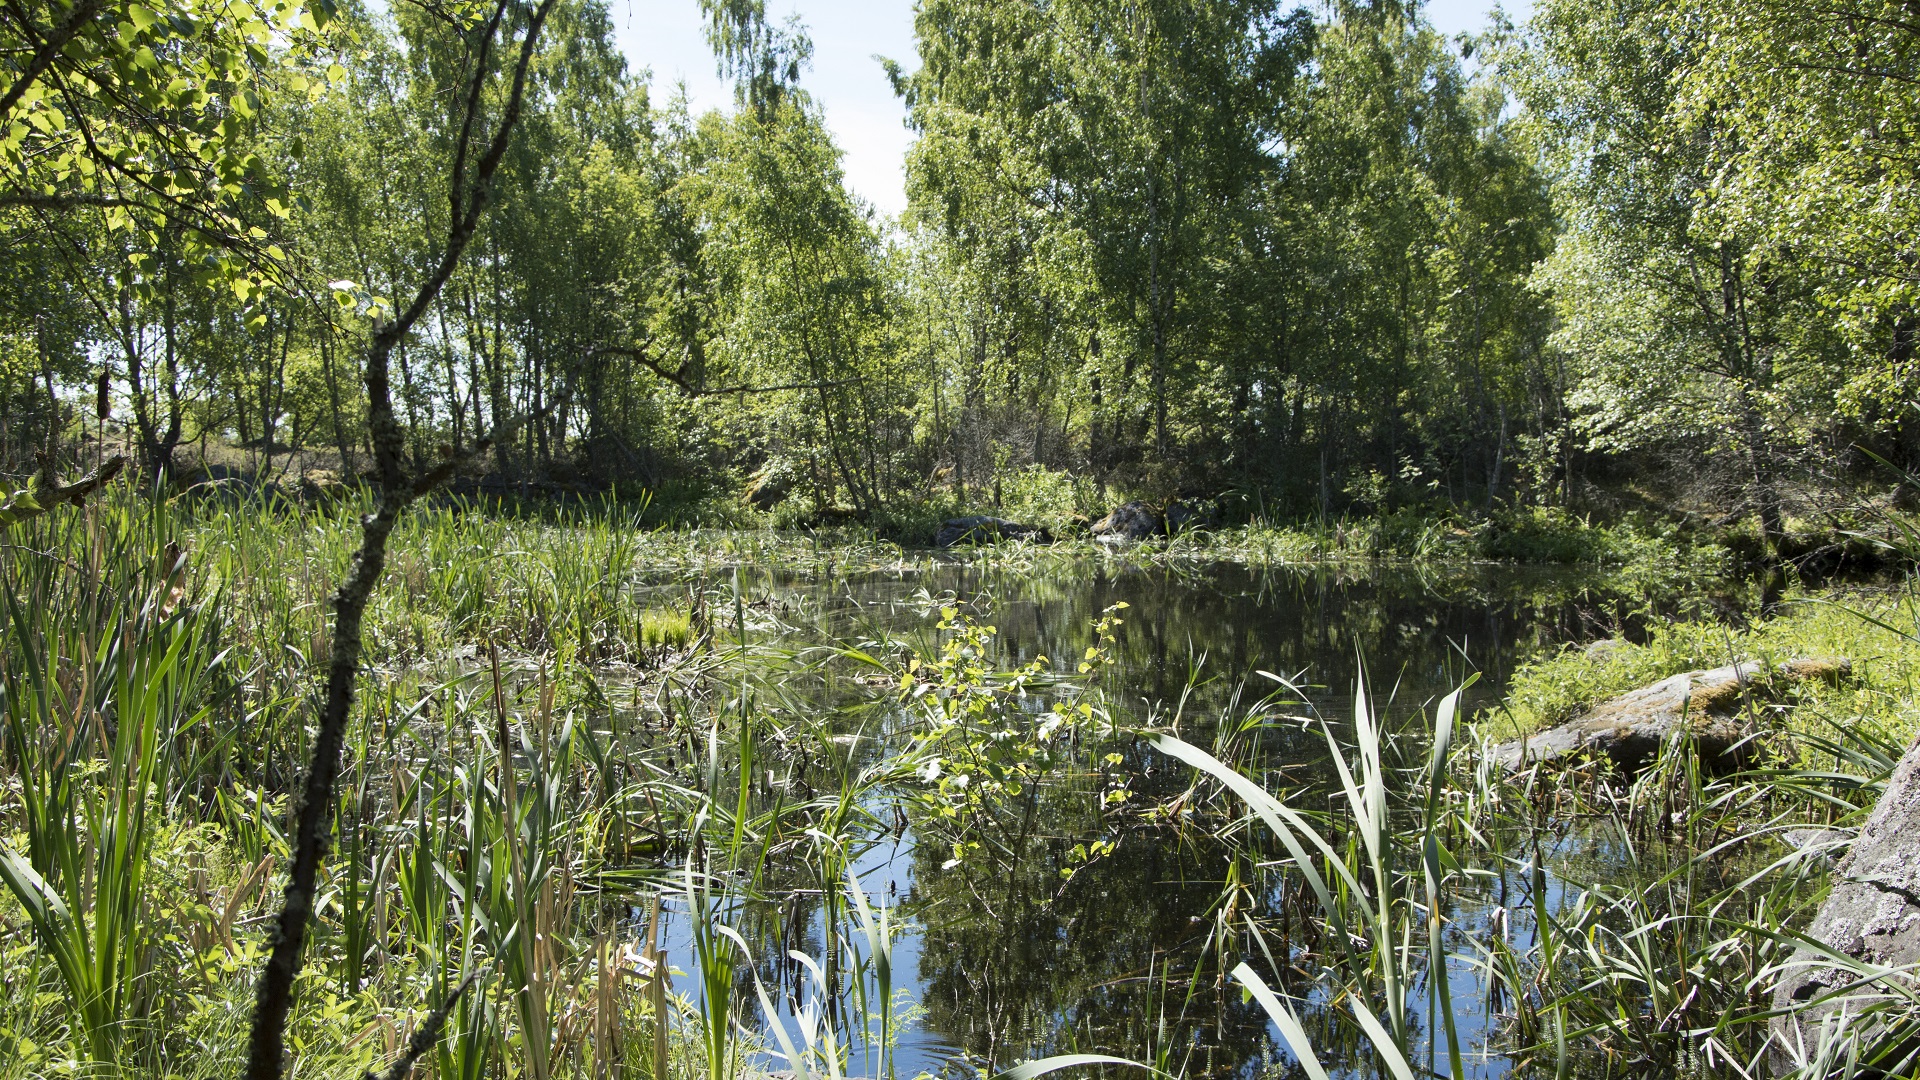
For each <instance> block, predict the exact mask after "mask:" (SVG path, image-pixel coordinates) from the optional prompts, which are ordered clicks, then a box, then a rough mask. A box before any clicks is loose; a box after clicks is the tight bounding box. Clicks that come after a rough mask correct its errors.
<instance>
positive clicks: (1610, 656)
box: [1580, 638, 1627, 664]
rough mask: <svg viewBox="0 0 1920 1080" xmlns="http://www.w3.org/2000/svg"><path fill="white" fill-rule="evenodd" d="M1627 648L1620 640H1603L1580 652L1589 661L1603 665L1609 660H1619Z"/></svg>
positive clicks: (1589, 644) (1592, 643) (1589, 645)
mask: <svg viewBox="0 0 1920 1080" xmlns="http://www.w3.org/2000/svg"><path fill="white" fill-rule="evenodd" d="M1626 647H1627V643H1626V642H1624V641H1621V640H1620V639H1619V638H1601V639H1600V640H1599V641H1593V642H1589V643H1588V644H1587V647H1586V648H1584V649H1581V650H1580V651H1581V653H1583V654H1584V655H1585V656H1586V658H1587V660H1588V661H1590V662H1592V663H1595V664H1603V663H1606V662H1607V661H1609V660H1615V659H1618V658H1619V656H1620V654H1621V652H1623V651H1624V650H1625V649H1626Z"/></svg>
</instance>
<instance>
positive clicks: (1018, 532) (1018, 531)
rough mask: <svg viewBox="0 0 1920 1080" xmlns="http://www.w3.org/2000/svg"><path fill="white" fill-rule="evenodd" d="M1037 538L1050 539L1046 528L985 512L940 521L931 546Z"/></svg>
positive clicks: (1043, 540)
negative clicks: (992, 515) (1023, 523)
mask: <svg viewBox="0 0 1920 1080" xmlns="http://www.w3.org/2000/svg"><path fill="white" fill-rule="evenodd" d="M1001 539H1005V540H1039V541H1040V542H1042V543H1045V542H1047V541H1049V540H1051V539H1052V537H1051V536H1050V535H1049V534H1048V533H1047V530H1045V529H1043V528H1041V527H1039V526H1038V525H1022V524H1020V523H1019V522H1017V521H1008V520H1007V519H1006V518H997V517H991V516H989V515H986V514H981V515H977V516H975V517H963V518H948V519H947V520H946V521H943V522H941V523H940V529H939V531H938V532H936V533H934V534H933V546H934V547H942V548H950V547H952V546H954V545H955V544H959V543H964V542H967V541H974V542H976V543H979V542H985V543H992V542H993V541H995V540H1001Z"/></svg>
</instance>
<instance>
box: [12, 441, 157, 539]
mask: <svg viewBox="0 0 1920 1080" xmlns="http://www.w3.org/2000/svg"><path fill="white" fill-rule="evenodd" d="M39 457H40V475H39V476H38V477H36V478H35V483H34V487H33V489H32V490H31V491H30V492H29V493H27V495H26V497H25V498H21V497H19V496H15V497H14V498H11V499H8V500H6V501H5V502H4V503H0V526H4V525H12V524H13V523H14V522H16V521H26V520H28V519H29V518H37V517H39V516H40V515H41V514H45V513H48V512H49V511H52V510H55V509H58V508H59V507H62V506H65V505H66V504H68V503H73V504H74V505H75V506H78V505H79V504H81V503H83V502H85V501H86V498H87V496H89V495H91V494H93V493H94V492H96V491H99V490H100V489H101V488H103V487H105V486H107V484H108V483H109V482H110V481H111V480H112V479H113V478H114V477H116V476H119V475H120V470H122V469H124V468H126V467H127V456H126V455H125V454H115V455H113V456H112V457H110V458H108V459H107V460H106V461H104V462H102V463H101V464H100V467H99V468H97V469H95V470H93V471H92V472H90V473H88V474H86V475H85V476H82V477H81V478H80V479H78V480H75V481H74V482H73V483H71V484H62V483H61V482H60V481H59V480H58V479H57V478H56V477H55V476H54V473H53V463H52V461H51V460H49V459H48V457H47V455H45V454H44V453H43V454H41V455H39Z"/></svg>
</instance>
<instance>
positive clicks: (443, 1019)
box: [365, 971, 480, 1080]
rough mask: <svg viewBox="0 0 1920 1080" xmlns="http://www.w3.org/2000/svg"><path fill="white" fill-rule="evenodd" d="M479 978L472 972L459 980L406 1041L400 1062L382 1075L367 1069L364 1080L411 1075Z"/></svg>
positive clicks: (400, 1078) (402, 1078)
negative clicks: (414, 1067) (405, 1047)
mask: <svg viewBox="0 0 1920 1080" xmlns="http://www.w3.org/2000/svg"><path fill="white" fill-rule="evenodd" d="M479 978H480V972H479V971H474V972H473V973H471V974H469V975H468V976H467V977H466V978H464V979H461V980H460V985H459V986H456V987H454V988H453V993H451V994H449V995H447V1000H445V1001H443V1002H441V1003H440V1007H439V1008H437V1009H435V1010H433V1011H432V1012H431V1013H428V1014H427V1018H426V1020H425V1021H423V1022H422V1023H421V1025H420V1026H419V1027H417V1028H415V1029H414V1031H413V1037H412V1038H411V1039H408V1040H407V1051H406V1053H404V1054H401V1055H400V1060H398V1061H396V1062H394V1063H393V1066H392V1067H391V1068H389V1069H388V1070H387V1071H386V1072H383V1073H378V1074H376V1073H375V1072H374V1071H373V1070H372V1069H368V1070H367V1072H366V1076H365V1080H407V1077H408V1076H409V1075H411V1074H412V1073H413V1066H414V1064H415V1063H417V1062H418V1061H419V1060H420V1059H421V1058H423V1057H425V1056H426V1054H427V1051H429V1050H431V1049H433V1044H434V1043H437V1042H439V1041H440V1029H441V1028H444V1027H446V1026H447V1017H448V1016H450V1015H452V1013H453V1010H454V1008H455V1007H456V1006H458V1005H459V1004H460V999H461V998H462V997H465V996H466V993H467V991H468V990H471V989H472V988H473V984H474V983H475V982H477V981H478V980H479Z"/></svg>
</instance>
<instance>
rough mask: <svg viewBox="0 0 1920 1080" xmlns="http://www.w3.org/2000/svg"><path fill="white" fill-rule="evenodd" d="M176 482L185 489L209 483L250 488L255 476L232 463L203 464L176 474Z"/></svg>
mask: <svg viewBox="0 0 1920 1080" xmlns="http://www.w3.org/2000/svg"><path fill="white" fill-rule="evenodd" d="M174 484H175V485H177V486H178V487H179V488H180V489H181V490H183V491H184V490H186V489H188V488H197V487H206V486H208V485H214V486H216V487H236V486H237V487H247V488H250V487H252V486H253V477H251V476H249V475H247V474H246V473H244V472H242V471H241V470H239V469H236V468H234V467H233V466H231V465H202V466H197V467H195V468H192V469H187V470H185V471H183V472H180V473H178V474H176V475H175V477H174Z"/></svg>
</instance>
